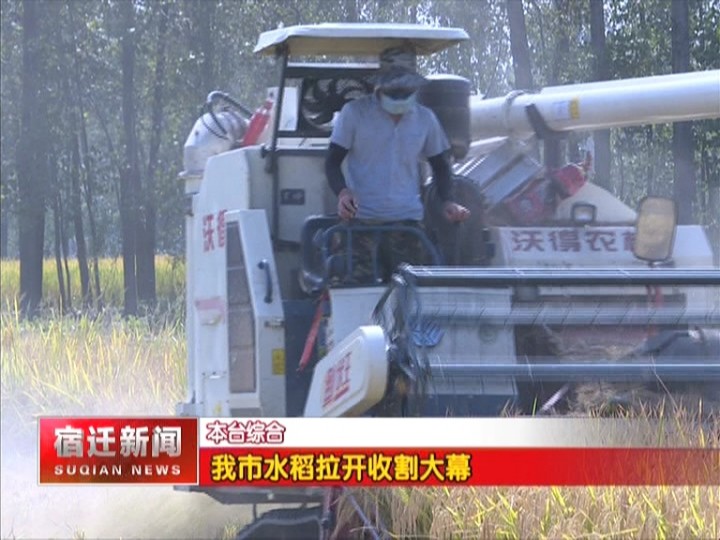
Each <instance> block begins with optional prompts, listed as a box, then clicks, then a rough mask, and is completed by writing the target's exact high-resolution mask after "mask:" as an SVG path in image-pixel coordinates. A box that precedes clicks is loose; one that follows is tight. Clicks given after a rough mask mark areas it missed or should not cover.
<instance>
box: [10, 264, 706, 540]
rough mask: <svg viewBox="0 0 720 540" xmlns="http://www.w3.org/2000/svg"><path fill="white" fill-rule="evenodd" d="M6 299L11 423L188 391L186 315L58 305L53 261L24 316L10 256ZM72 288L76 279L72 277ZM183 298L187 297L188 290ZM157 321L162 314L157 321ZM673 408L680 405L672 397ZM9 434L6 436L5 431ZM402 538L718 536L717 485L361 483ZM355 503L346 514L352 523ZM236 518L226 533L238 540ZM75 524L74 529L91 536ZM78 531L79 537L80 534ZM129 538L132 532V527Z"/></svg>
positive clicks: (702, 441) (116, 279)
mask: <svg viewBox="0 0 720 540" xmlns="http://www.w3.org/2000/svg"><path fill="white" fill-rule="evenodd" d="M1 264H2V267H1V268H0V270H1V272H0V275H1V276H2V283H1V285H2V289H1V304H0V305H1V306H2V309H0V346H1V348H2V366H1V370H0V381H1V385H2V424H3V433H4V434H5V433H6V430H8V429H9V430H12V433H13V434H14V436H27V437H32V436H33V435H34V433H35V425H34V419H35V418H36V417H37V416H38V415H44V414H54V415H65V414H68V415H70V414H137V415H142V414H172V412H173V410H174V406H175V404H176V403H177V402H179V401H181V400H182V399H183V395H184V391H185V388H184V385H185V352H186V344H185V338H184V330H183V323H182V320H181V317H180V316H174V317H145V318H138V319H132V320H126V319H122V318H120V317H119V316H118V314H117V310H113V309H106V310H104V311H102V312H99V313H95V314H94V315H93V316H84V315H78V316H66V317H58V316H56V315H53V314H52V313H53V312H54V309H53V306H54V305H55V306H56V304H54V302H57V299H58V296H57V287H55V289H53V284H52V282H53V280H55V273H54V272H55V268H54V262H48V266H49V268H48V269H46V271H45V277H46V284H45V285H46V289H45V290H46V295H47V298H48V301H47V306H48V313H49V315H47V316H45V317H40V318H38V319H37V320H34V321H23V320H21V319H20V318H19V317H18V314H17V309H16V306H17V296H16V295H17V288H18V281H19V279H18V268H17V263H14V262H6V261H3V262H2V263H1ZM121 269H122V266H121V264H120V262H119V261H113V260H107V261H102V263H101V272H102V278H103V288H104V291H105V299H106V301H107V305H109V306H112V305H115V306H119V305H120V299H121V291H120V289H121V283H122V279H121V275H122V274H121ZM182 282H183V274H182V267H181V264H180V263H176V262H173V261H172V260H169V259H163V258H160V259H159V260H158V296H159V297H160V298H161V301H162V302H165V304H166V305H171V304H173V303H177V302H178V298H180V299H181V298H182ZM74 283H76V285H75V289H78V288H79V287H78V286H77V283H79V280H77V281H75V282H74ZM180 305H182V300H180ZM158 321H161V322H160V323H159V322H158ZM665 406H666V407H667V408H668V410H670V407H671V404H665ZM671 412H672V414H673V415H674V417H675V422H676V424H677V425H679V426H683V429H684V432H683V433H684V435H683V436H684V437H686V442H693V443H694V444H699V445H706V444H718V441H719V440H720V423H719V422H718V420H717V419H715V420H714V421H713V422H714V423H712V422H711V423H709V424H708V423H705V424H702V425H701V424H700V423H699V422H697V421H695V420H696V419H695V417H694V416H693V415H692V413H689V412H688V411H687V410H682V409H678V410H674V411H671ZM3 438H4V437H3ZM354 494H355V496H356V497H357V498H358V500H359V502H360V504H361V506H362V507H363V508H364V509H365V512H366V513H367V514H368V516H370V517H371V519H372V520H376V521H378V523H382V525H383V526H384V528H386V529H387V530H389V531H390V532H391V533H392V537H393V538H404V539H405V538H406V539H410V538H414V539H419V538H442V539H446V538H447V539H465V538H494V539H520V538H543V539H556V538H557V539H561V538H563V539H564V538H573V539H574V538H587V539H598V540H599V539H610V538H612V539H615V538H618V539H619V538H658V539H666V538H667V539H669V538H697V539H706V538H712V539H717V538H720V487H718V486H715V487H703V488H696V487H687V488H669V487H660V488H650V487H648V488H619V487H618V488H593V487H585V488H543V489H528V488H502V489H500V488H427V489H418V488H411V489H410V488H394V489H374V490H358V491H356V492H354ZM350 514H351V512H350V506H349V505H347V504H344V505H343V506H342V508H341V514H340V518H341V519H343V520H345V521H347V522H348V523H350V524H351V525H353V526H356V525H358V522H357V519H356V518H354V517H351V515H350ZM232 530H233V529H232V527H230V528H226V532H225V533H223V534H221V536H220V537H223V538H231V537H232ZM83 535H84V533H83V532H82V531H76V533H75V536H76V537H80V538H81V537H84V536H83ZM71 536H72V535H71ZM123 537H127V536H123Z"/></svg>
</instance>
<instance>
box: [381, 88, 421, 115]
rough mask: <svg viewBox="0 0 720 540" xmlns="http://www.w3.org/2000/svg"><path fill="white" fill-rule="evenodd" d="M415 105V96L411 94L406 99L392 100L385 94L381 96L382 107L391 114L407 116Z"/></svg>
mask: <svg viewBox="0 0 720 540" xmlns="http://www.w3.org/2000/svg"><path fill="white" fill-rule="evenodd" d="M413 105H415V94H414V93H413V94H410V96H408V97H407V98H405V99H392V98H390V97H388V96H386V95H385V94H380V106H381V107H382V108H383V109H385V110H386V111H387V112H389V113H390V114H405V113H406V112H408V111H409V110H410V109H411V108H412V106H413Z"/></svg>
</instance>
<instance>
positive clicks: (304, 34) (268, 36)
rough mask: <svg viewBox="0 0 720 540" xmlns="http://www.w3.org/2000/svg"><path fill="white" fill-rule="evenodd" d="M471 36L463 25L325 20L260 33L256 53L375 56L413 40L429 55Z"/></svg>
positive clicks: (421, 50) (422, 53)
mask: <svg viewBox="0 0 720 540" xmlns="http://www.w3.org/2000/svg"><path fill="white" fill-rule="evenodd" d="M468 39H470V37H469V36H468V34H467V32H465V30H463V29H461V28H435V27H432V26H426V25H420V24H395V23H323V24H314V25H302V26H289V27H287V28H278V29H276V30H270V31H267V32H263V33H262V34H260V37H259V38H258V42H257V45H255V50H254V51H253V52H255V53H259V54H265V55H275V54H277V53H278V52H280V51H281V47H282V46H283V45H287V47H288V52H289V55H290V56H317V55H332V56H375V57H377V56H378V55H379V54H380V52H381V51H383V50H384V49H386V48H388V47H394V46H397V45H400V44H402V43H407V42H410V43H412V44H413V45H414V46H415V49H416V51H417V54H418V55H429V54H434V53H436V52H439V51H442V50H445V49H447V48H449V47H451V46H453V45H455V44H457V43H460V42H462V41H467V40H468Z"/></svg>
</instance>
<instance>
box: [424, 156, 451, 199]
mask: <svg viewBox="0 0 720 540" xmlns="http://www.w3.org/2000/svg"><path fill="white" fill-rule="evenodd" d="M428 162H429V163H430V166H431V167H432V172H433V179H434V181H435V185H436V186H437V192H438V196H439V197H440V199H441V200H442V201H443V202H447V201H449V200H450V193H451V190H452V175H451V171H450V161H449V160H448V158H447V154H446V153H445V152H443V153H441V154H438V155H436V156H432V157H431V158H429V159H428Z"/></svg>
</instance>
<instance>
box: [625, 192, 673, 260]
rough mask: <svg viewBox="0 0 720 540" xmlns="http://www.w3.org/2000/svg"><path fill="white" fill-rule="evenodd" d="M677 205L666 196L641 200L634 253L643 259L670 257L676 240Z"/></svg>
mask: <svg viewBox="0 0 720 540" xmlns="http://www.w3.org/2000/svg"><path fill="white" fill-rule="evenodd" d="M676 225H677V205H676V204H675V201H674V200H672V199H666V198H664V197H645V198H644V199H643V200H642V201H640V207H639V209H638V217H637V223H636V224H635V244H634V246H633V253H634V254H635V256H636V257H637V258H638V259H641V260H643V261H649V262H651V263H653V262H662V261H666V260H667V259H669V258H670V256H671V255H672V252H673V244H674V242H675V226H676Z"/></svg>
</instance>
